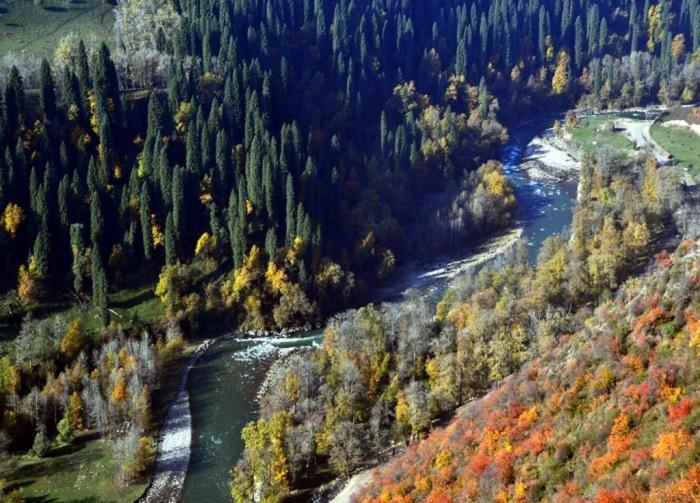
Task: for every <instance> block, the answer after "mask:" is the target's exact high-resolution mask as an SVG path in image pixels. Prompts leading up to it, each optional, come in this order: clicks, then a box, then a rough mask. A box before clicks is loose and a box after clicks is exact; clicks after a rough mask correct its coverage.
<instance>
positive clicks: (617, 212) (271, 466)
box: [232, 150, 679, 501]
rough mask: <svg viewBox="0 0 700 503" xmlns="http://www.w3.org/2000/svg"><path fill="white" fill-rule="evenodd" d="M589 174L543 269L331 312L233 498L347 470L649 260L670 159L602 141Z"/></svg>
mask: <svg viewBox="0 0 700 503" xmlns="http://www.w3.org/2000/svg"><path fill="white" fill-rule="evenodd" d="M581 183H582V188H581V194H582V197H581V201H580V202H579V204H578V206H577V208H576V210H575V217H574V222H573V226H572V231H571V236H570V237H569V238H568V239H567V238H566V237H565V236H561V237H554V238H550V239H549V240H548V241H547V242H545V244H544V245H543V247H542V250H541V252H540V255H539V258H538V261H537V264H536V265H535V266H529V265H527V264H526V263H525V262H524V261H522V260H521V261H518V260H515V261H514V262H513V263H512V264H511V265H507V266H505V267H502V268H500V269H499V270H492V269H486V270H484V271H482V272H481V273H480V274H479V275H478V276H477V277H465V278H462V279H458V280H457V281H456V282H455V283H454V285H453V286H452V287H451V289H450V290H449V291H448V292H447V294H446V295H445V296H444V298H443V300H442V301H441V302H440V303H439V304H438V306H437V309H436V310H435V311H434V310H433V309H431V308H430V307H429V306H428V305H427V304H426V302H425V301H424V300H422V299H420V298H414V299H409V300H408V301H407V302H405V303H402V304H399V305H386V306H382V307H373V306H370V307H366V308H363V309H360V310H359V311H355V312H351V313H349V314H346V315H343V316H341V317H339V318H337V319H336V320H334V321H332V322H331V323H330V325H329V327H328V328H327V329H326V332H325V337H324V341H323V344H322V345H321V347H320V348H319V349H317V350H316V351H315V352H314V353H313V356H312V357H311V358H297V359H292V360H290V362H289V364H288V365H287V367H286V371H285V372H283V373H280V374H279V375H278V376H277V378H276V381H275V382H274V383H273V385H272V386H271V388H270V391H269V392H268V394H267V395H266V396H265V398H264V399H263V401H262V407H261V419H259V420H258V421H257V422H253V423H250V424H249V425H248V426H247V427H246V429H245V430H244V434H243V438H244V440H245V442H246V451H245V454H244V456H243V459H242V460H241V461H240V462H239V463H238V465H237V466H236V468H235V469H234V470H233V472H232V494H233V497H234V500H235V501H248V500H249V499H252V498H253V495H254V494H256V495H263V497H264V498H268V499H269V500H270V501H276V500H279V499H280V498H281V497H282V496H283V495H284V494H286V493H287V492H288V491H289V490H290V488H294V487H296V485H297V484H301V482H300V481H302V480H303V479H304V478H305V477H309V476H310V475H312V474H314V473H315V472H316V470H319V469H321V468H325V467H326V466H328V465H330V467H331V468H332V469H333V470H334V471H335V472H336V473H337V474H338V475H342V476H348V475H350V474H351V473H352V471H353V470H354V469H355V468H356V467H358V466H360V465H361V464H362V463H363V462H365V461H367V460H369V459H372V458H375V457H377V456H381V455H382V453H384V452H385V450H386V449H387V448H388V447H390V446H396V445H397V444H406V445H408V444H411V443H412V442H414V441H415V440H417V439H420V438H422V437H424V436H425V435H426V434H427V433H428V432H429V431H430V430H431V429H432V427H433V424H434V421H435V419H436V418H439V417H441V416H443V415H444V414H445V413H449V412H450V411H452V410H454V408H455V407H457V406H458V405H459V404H462V403H464V402H466V401H468V400H470V399H472V398H474V397H477V396H480V395H481V394H483V393H484V392H485V391H486V390H488V389H489V388H490V387H491V386H492V385H494V384H496V383H499V382H501V381H502V380H504V379H505V378H506V377H508V376H509V375H511V374H512V373H513V372H515V371H517V370H518V369H519V368H520V367H521V366H522V365H523V363H525V362H526V361H529V360H531V359H532V358H534V357H535V356H536V355H539V354H541V353H542V352H544V351H546V350H548V349H550V348H553V347H556V346H557V345H558V343H559V341H560V340H561V337H562V336H563V335H564V334H569V333H571V332H573V331H574V330H575V329H576V327H577V326H578V325H579V324H580V323H581V322H582V320H583V319H585V317H586V316H587V313H588V312H589V310H588V307H587V306H588V305H590V304H591V303H592V304H593V305H597V304H599V303H602V302H604V301H605V299H607V298H609V297H610V295H611V293H612V292H614V290H615V289H616V288H617V286H618V285H619V284H621V282H622V280H623V279H624V278H625V277H626V276H627V275H629V273H630V272H633V271H635V270H638V269H639V268H640V265H642V264H643V263H644V261H645V260H646V259H647V257H648V255H649V252H650V250H651V249H652V247H653V246H654V240H655V237H656V236H657V235H658V233H659V231H660V230H661V229H662V228H664V227H665V226H667V225H672V224H670V222H669V219H670V215H671V214H672V211H673V210H674V208H675V207H676V206H677V203H678V200H677V197H678V190H679V182H678V179H677V174H675V171H674V170H673V169H672V168H668V169H667V168H660V169H659V168H657V167H656V165H655V164H654V162H653V160H650V159H643V158H640V159H636V160H630V159H628V158H626V157H617V156H615V155H614V154H612V153H609V152H607V151H605V150H604V151H602V152H601V154H600V155H599V156H598V158H597V159H593V158H590V157H589V158H587V159H586V160H585V161H584V163H583V168H582V182H581ZM579 309H580V311H579Z"/></svg>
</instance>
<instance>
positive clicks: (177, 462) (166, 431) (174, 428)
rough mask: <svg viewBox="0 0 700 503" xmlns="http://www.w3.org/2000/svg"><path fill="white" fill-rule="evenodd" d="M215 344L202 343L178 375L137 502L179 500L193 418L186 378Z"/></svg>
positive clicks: (210, 342) (188, 458) (188, 454)
mask: <svg viewBox="0 0 700 503" xmlns="http://www.w3.org/2000/svg"><path fill="white" fill-rule="evenodd" d="M213 342H214V341H213V340H212V339H210V340H207V341H204V342H203V343H201V344H200V345H199V346H197V349H195V351H194V353H192V356H190V358H189V360H188V361H187V365H186V366H185V368H184V369H183V370H182V374H181V375H180V383H179V385H178V389H177V392H176V394H175V398H174V399H173V401H172V403H171V404H170V407H169V408H168V412H167V413H166V415H165V420H164V421H163V426H162V427H161V429H160V435H159V437H158V453H157V454H156V464H155V468H154V471H153V478H152V479H151V485H150V486H149V488H148V490H147V491H146V493H145V494H144V495H143V496H142V497H141V498H140V499H139V503H171V502H172V503H175V502H177V501H180V494H181V493H182V488H183V486H184V483H185V477H186V476H187V468H188V466H189V464H190V450H191V449H190V447H191V443H192V416H191V414H190V396H189V393H188V392H187V378H188V376H189V373H190V370H191V369H192V367H194V366H195V365H196V363H197V360H199V358H200V357H201V356H202V354H204V352H205V351H206V350H207V348H209V346H210V345H211V344H212V343H213Z"/></svg>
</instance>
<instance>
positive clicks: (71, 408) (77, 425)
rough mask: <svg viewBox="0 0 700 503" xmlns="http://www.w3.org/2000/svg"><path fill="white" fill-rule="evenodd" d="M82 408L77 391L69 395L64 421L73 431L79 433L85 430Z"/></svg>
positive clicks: (81, 401)
mask: <svg viewBox="0 0 700 503" xmlns="http://www.w3.org/2000/svg"><path fill="white" fill-rule="evenodd" d="M84 415H85V411H84V407H83V400H82V399H81V398H80V395H79V394H78V392H77V391H74V392H73V393H71V395H70V398H69V399H68V407H66V419H68V422H69V423H70V425H71V428H72V429H73V430H74V431H79V430H82V429H84V428H85V423H84Z"/></svg>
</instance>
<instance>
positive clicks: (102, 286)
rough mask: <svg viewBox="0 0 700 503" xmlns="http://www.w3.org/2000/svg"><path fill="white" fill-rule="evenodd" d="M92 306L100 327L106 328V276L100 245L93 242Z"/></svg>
mask: <svg viewBox="0 0 700 503" xmlns="http://www.w3.org/2000/svg"><path fill="white" fill-rule="evenodd" d="M92 304H93V306H94V307H95V309H96V310H97V316H98V317H99V319H100V321H101V322H102V325H104V326H107V324H109V308H108V307H107V304H108V300H107V274H106V273H105V269H104V263H103V259H102V252H101V250H100V245H99V244H97V243H95V242H93V244H92Z"/></svg>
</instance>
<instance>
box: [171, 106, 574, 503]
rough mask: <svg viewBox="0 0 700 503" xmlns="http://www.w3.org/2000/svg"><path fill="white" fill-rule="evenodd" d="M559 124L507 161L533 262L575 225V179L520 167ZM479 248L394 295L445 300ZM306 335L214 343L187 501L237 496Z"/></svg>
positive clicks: (518, 139) (218, 501) (195, 401)
mask: <svg viewBox="0 0 700 503" xmlns="http://www.w3.org/2000/svg"><path fill="white" fill-rule="evenodd" d="M552 122H553V118H552V119H551V120H549V119H548V120H546V121H544V120H543V121H539V122H536V123H532V124H530V125H527V126H523V127H520V128H518V129H516V130H513V131H511V136H510V140H509V142H508V145H507V146H506V148H505V149H504V152H503V158H502V160H503V164H504V171H505V173H506V175H507V176H508V178H509V179H510V181H511V183H512V184H513V186H514V189H515V195H516V198H517V200H518V210H517V211H516V214H515V215H514V221H515V222H514V226H515V227H521V228H522V229H523V234H524V236H525V237H526V238H527V240H528V247H529V256H530V259H531V260H534V258H535V257H536V255H537V252H538V250H539V248H540V246H541V244H542V242H543V241H544V240H545V239H546V238H547V237H549V236H552V235H554V234H558V233H560V232H561V231H562V230H563V229H564V228H566V227H567V226H568V225H569V223H570V222H571V215H572V210H573V206H574V204H575V201H576V183H575V182H574V181H571V182H558V181H554V180H552V181H544V182H535V181H533V180H531V179H530V178H528V176H527V174H526V173H524V172H523V171H522V170H521V169H520V167H519V164H520V161H521V159H522V156H523V153H524V151H525V149H526V147H527V145H528V144H529V143H530V141H531V140H532V139H533V138H534V137H535V136H537V135H538V134H540V133H541V132H542V131H543V130H544V129H546V128H548V127H550V126H551V124H552ZM471 253H473V251H472V250H471V249H469V250H465V251H464V252H463V253H462V254H461V256H452V257H449V258H445V259H443V260H439V261H436V262H432V263H426V264H417V265H414V266H413V267H411V268H409V269H408V271H409V272H408V274H407V275H404V277H403V278H399V279H397V280H396V283H395V285H396V286H395V287H394V290H395V291H396V293H399V295H393V296H391V297H392V298H399V297H401V295H400V293H401V292H403V291H404V290H405V289H406V288H407V287H412V288H414V289H416V290H418V292H419V293H420V294H422V295H426V296H429V297H430V298H431V299H437V298H439V297H440V295H441V294H442V292H444V291H445V289H446V288H447V286H448V285H449V283H450V281H451V279H452V277H453V276H454V274H455V273H456V272H457V271H458V270H459V269H460V267H461V264H463V263H464V262H465V260H466V259H468V257H469V255H471ZM301 335H302V336H301V337H299V338H296V339H265V340H255V341H244V340H236V339H226V340H222V341H219V342H216V343H215V344H213V345H212V346H211V348H210V349H209V350H208V351H207V352H206V353H205V354H204V355H203V356H202V358H201V359H200V360H199V362H198V363H197V365H196V366H195V367H194V368H193V369H192V371H191V372H190V378H189V384H188V389H189V393H190V406H191V410H192V422H193V436H192V455H191V459H190V466H189V470H188V473H187V478H186V480H185V486H184V490H183V498H182V499H183V501H184V502H186V503H199V502H206V503H224V502H227V503H228V502H230V501H231V498H230V490H229V475H228V471H229V470H230V469H231V468H232V467H233V466H234V464H235V463H236V461H237V460H238V458H239V457H240V455H241V453H242V451H243V441H242V440H241V430H242V428H243V426H245V424H246V423H247V422H248V421H250V420H252V419H255V418H256V415H257V410H258V404H257V402H256V395H257V391H258V388H259V387H260V384H261V383H262V381H263V379H264V377H265V374H266V372H267V370H268V369H269V367H270V365H271V363H272V362H273V360H274V359H275V356H276V355H277V353H278V348H285V347H302V346H312V345H314V344H317V343H318V341H320V339H321V333H320V331H314V332H310V333H305V334H301Z"/></svg>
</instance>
